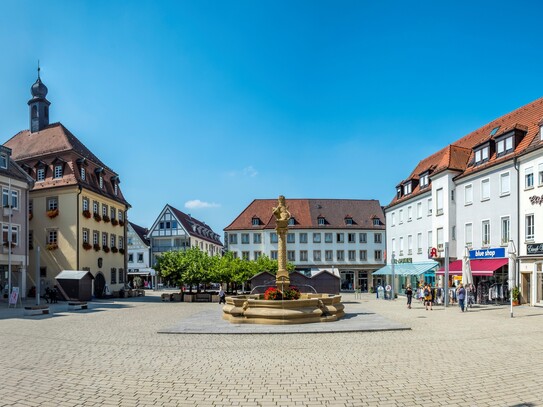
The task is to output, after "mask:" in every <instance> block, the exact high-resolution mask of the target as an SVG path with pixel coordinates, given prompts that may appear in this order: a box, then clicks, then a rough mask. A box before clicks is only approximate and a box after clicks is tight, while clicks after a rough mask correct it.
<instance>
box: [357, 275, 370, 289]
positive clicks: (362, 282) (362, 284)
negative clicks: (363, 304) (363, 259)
mask: <svg viewBox="0 0 543 407" xmlns="http://www.w3.org/2000/svg"><path fill="white" fill-rule="evenodd" d="M358 289H359V290H360V291H361V292H363V293H367V292H368V273H362V272H360V273H358Z"/></svg>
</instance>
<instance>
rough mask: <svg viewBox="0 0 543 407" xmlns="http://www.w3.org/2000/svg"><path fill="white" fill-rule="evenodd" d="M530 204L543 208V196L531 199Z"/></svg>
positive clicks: (535, 196)
mask: <svg viewBox="0 0 543 407" xmlns="http://www.w3.org/2000/svg"><path fill="white" fill-rule="evenodd" d="M530 202H531V203H532V205H539V206H541V204H543V195H541V196H537V195H534V196H531V197H530Z"/></svg>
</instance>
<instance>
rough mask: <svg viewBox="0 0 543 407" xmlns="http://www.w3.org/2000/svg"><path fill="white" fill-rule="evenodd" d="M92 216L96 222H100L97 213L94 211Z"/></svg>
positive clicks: (100, 219)
mask: <svg viewBox="0 0 543 407" xmlns="http://www.w3.org/2000/svg"><path fill="white" fill-rule="evenodd" d="M93 217H94V220H95V221H96V222H101V221H102V217H101V216H100V214H99V213H94V215H93Z"/></svg>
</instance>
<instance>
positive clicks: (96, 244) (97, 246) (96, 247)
mask: <svg viewBox="0 0 543 407" xmlns="http://www.w3.org/2000/svg"><path fill="white" fill-rule="evenodd" d="M92 248H93V249H94V251H95V252H97V251H99V250H100V245H99V244H98V243H94V245H93V246H92Z"/></svg>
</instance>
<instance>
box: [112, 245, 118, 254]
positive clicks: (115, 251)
mask: <svg viewBox="0 0 543 407" xmlns="http://www.w3.org/2000/svg"><path fill="white" fill-rule="evenodd" d="M118 251H119V249H117V248H116V247H115V246H113V247H112V248H111V252H112V253H117V252H118Z"/></svg>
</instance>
